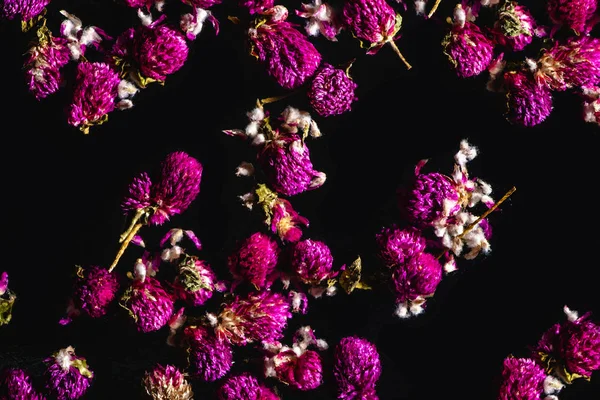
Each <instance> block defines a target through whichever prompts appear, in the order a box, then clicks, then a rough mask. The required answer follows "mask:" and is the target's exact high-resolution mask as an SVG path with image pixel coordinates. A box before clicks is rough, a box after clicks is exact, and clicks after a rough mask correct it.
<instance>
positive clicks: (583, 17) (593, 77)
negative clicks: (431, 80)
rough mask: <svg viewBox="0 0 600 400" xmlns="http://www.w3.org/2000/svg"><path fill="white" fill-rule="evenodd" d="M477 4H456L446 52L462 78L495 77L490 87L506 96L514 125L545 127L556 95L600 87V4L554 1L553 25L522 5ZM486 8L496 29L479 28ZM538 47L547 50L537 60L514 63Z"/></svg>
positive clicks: (591, 116) (509, 118)
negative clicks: (594, 32) (599, 28)
mask: <svg viewBox="0 0 600 400" xmlns="http://www.w3.org/2000/svg"><path fill="white" fill-rule="evenodd" d="M465 3H466V4H465ZM471 3H472V2H463V4H457V5H456V7H455V9H454V16H453V22H452V27H451V29H450V31H449V32H448V34H447V35H446V37H445V38H444V40H443V41H442V45H443V48H444V53H445V54H446V55H447V56H448V59H449V61H450V63H451V65H452V66H453V68H454V69H455V71H456V74H457V75H458V76H459V77H461V78H468V77H474V76H478V75H481V74H482V73H484V72H485V71H488V72H489V82H488V85H487V88H488V90H491V91H494V92H498V93H503V94H505V96H506V104H507V109H506V112H505V117H506V119H507V121H509V122H510V123H511V124H515V125H521V126H526V127H532V126H536V125H539V124H541V123H542V122H544V121H545V120H546V119H547V118H548V116H549V115H550V114H551V112H552V110H553V105H552V104H553V103H552V92H557V91H559V92H560V91H566V90H569V91H575V92H580V91H583V92H585V91H587V90H589V89H590V88H593V87H594V85H598V83H599V82H600V40H599V39H597V38H593V37H591V36H590V31H591V29H592V26H593V25H594V24H595V23H596V22H597V21H596V19H597V17H595V11H596V7H597V1H590V0H556V1H549V2H548V3H547V7H546V11H547V14H548V16H549V18H550V21H551V22H552V26H543V25H541V24H539V23H538V22H537V21H536V19H535V18H534V16H533V15H532V14H531V12H530V11H529V10H528V9H527V8H526V7H525V6H523V5H521V4H519V3H518V2H516V1H509V0H504V1H502V2H497V1H496V2H485V3H484V2H482V4H478V3H477V2H475V4H471ZM482 5H485V6H487V7H488V8H491V10H492V11H493V12H494V15H495V20H494V22H493V24H492V25H491V26H484V25H483V24H478V23H479V20H480V18H479V11H480V8H481V6H482ZM559 30H560V31H561V34H558V31H559ZM563 30H564V34H563V33H562V31H563ZM538 42H539V43H541V47H542V50H541V51H540V52H539V55H538V56H537V57H533V58H531V57H523V56H521V57H520V59H521V61H518V62H516V61H512V59H514V58H515V56H516V57H518V56H519V55H521V54H523V53H524V50H526V49H527V48H528V47H530V46H532V45H533V44H534V43H538ZM510 53H514V56H513V54H510ZM508 60H511V61H508ZM589 103H590V102H589V100H588V99H587V98H584V105H583V107H584V112H583V116H584V120H585V121H586V122H592V123H595V122H596V121H597V119H596V117H595V116H594V112H592V113H590V105H589ZM591 108H592V109H593V106H592V107H591Z"/></svg>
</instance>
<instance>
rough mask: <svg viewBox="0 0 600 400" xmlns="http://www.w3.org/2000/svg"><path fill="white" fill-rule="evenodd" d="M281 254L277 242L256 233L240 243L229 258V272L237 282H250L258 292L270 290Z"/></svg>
mask: <svg viewBox="0 0 600 400" xmlns="http://www.w3.org/2000/svg"><path fill="white" fill-rule="evenodd" d="M279 252H280V250H279V246H278V245H277V242H276V241H275V240H273V239H271V237H269V236H268V235H265V234H264V233H261V232H256V233H254V234H252V235H251V236H250V237H249V238H246V239H245V240H244V241H242V242H241V243H239V244H238V248H237V249H236V251H235V252H234V253H233V254H232V255H231V256H229V259H228V260H227V264H228V267H229V271H230V272H231V274H232V275H233V277H234V278H235V279H236V280H237V281H244V280H245V281H248V282H249V283H251V284H252V285H254V287H255V288H256V290H260V289H268V288H269V287H270V286H271V284H272V283H273V280H274V274H273V273H274V272H275V268H276V267H277V261H278V257H279Z"/></svg>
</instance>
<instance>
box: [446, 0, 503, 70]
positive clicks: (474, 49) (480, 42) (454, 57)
mask: <svg viewBox="0 0 600 400" xmlns="http://www.w3.org/2000/svg"><path fill="white" fill-rule="evenodd" d="M442 47H443V48H444V54H445V55H446V56H447V57H448V60H449V61H450V63H451V64H452V65H453V66H454V68H455V70H456V74H457V75H458V76H459V77H461V78H469V77H472V76H477V75H479V74H481V73H482V72H483V71H485V70H486V69H487V67H488V66H489V65H490V63H491V62H492V57H493V55H494V54H493V50H494V43H493V42H492V41H491V40H490V39H489V38H488V37H487V36H485V35H484V34H483V33H482V32H481V30H480V29H479V27H478V26H477V25H475V24H474V23H472V22H468V21H467V20H466V14H465V11H464V9H463V8H462V6H461V5H460V4H458V5H457V6H456V8H455V10H454V24H453V26H452V29H451V30H450V32H448V34H447V35H446V36H445V37H444V39H443V40H442Z"/></svg>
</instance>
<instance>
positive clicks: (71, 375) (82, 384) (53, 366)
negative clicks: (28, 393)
mask: <svg viewBox="0 0 600 400" xmlns="http://www.w3.org/2000/svg"><path fill="white" fill-rule="evenodd" d="M45 361H46V363H47V364H48V369H47V370H46V388H47V389H48V392H49V394H51V395H52V396H53V397H54V398H56V399H57V400H75V399H79V398H80V397H82V396H83V395H84V394H85V393H86V392H87V390H88V388H89V387H90V384H91V383H92V378H93V376H94V374H93V373H92V371H90V370H89V368H88V366H87V362H86V361H85V358H83V357H78V356H77V355H75V349H74V348H73V347H71V346H69V347H67V348H65V349H61V350H59V351H58V352H57V353H56V354H54V355H53V357H52V358H48V359H46V360H45Z"/></svg>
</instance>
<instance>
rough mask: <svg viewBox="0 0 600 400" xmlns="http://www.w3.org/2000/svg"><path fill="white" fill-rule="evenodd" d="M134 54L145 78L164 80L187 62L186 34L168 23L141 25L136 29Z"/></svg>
mask: <svg viewBox="0 0 600 400" xmlns="http://www.w3.org/2000/svg"><path fill="white" fill-rule="evenodd" d="M132 53H133V54H132V56H133V58H134V60H135V63H136V65H137V67H138V68H139V71H140V73H141V74H142V75H143V76H144V77H145V78H150V79H152V80H155V81H159V82H162V81H164V80H165V79H166V78H167V75H171V74H173V73H175V72H177V71H178V70H179V69H180V68H181V67H182V66H183V64H184V63H185V62H186V60H187V57H188V53H189V49H188V46H187V43H186V40H185V36H183V34H182V33H181V32H180V31H179V30H175V29H173V28H171V27H170V26H168V25H158V26H149V27H146V26H141V27H140V29H139V30H138V31H136V34H135V37H134V44H133V52H132Z"/></svg>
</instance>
